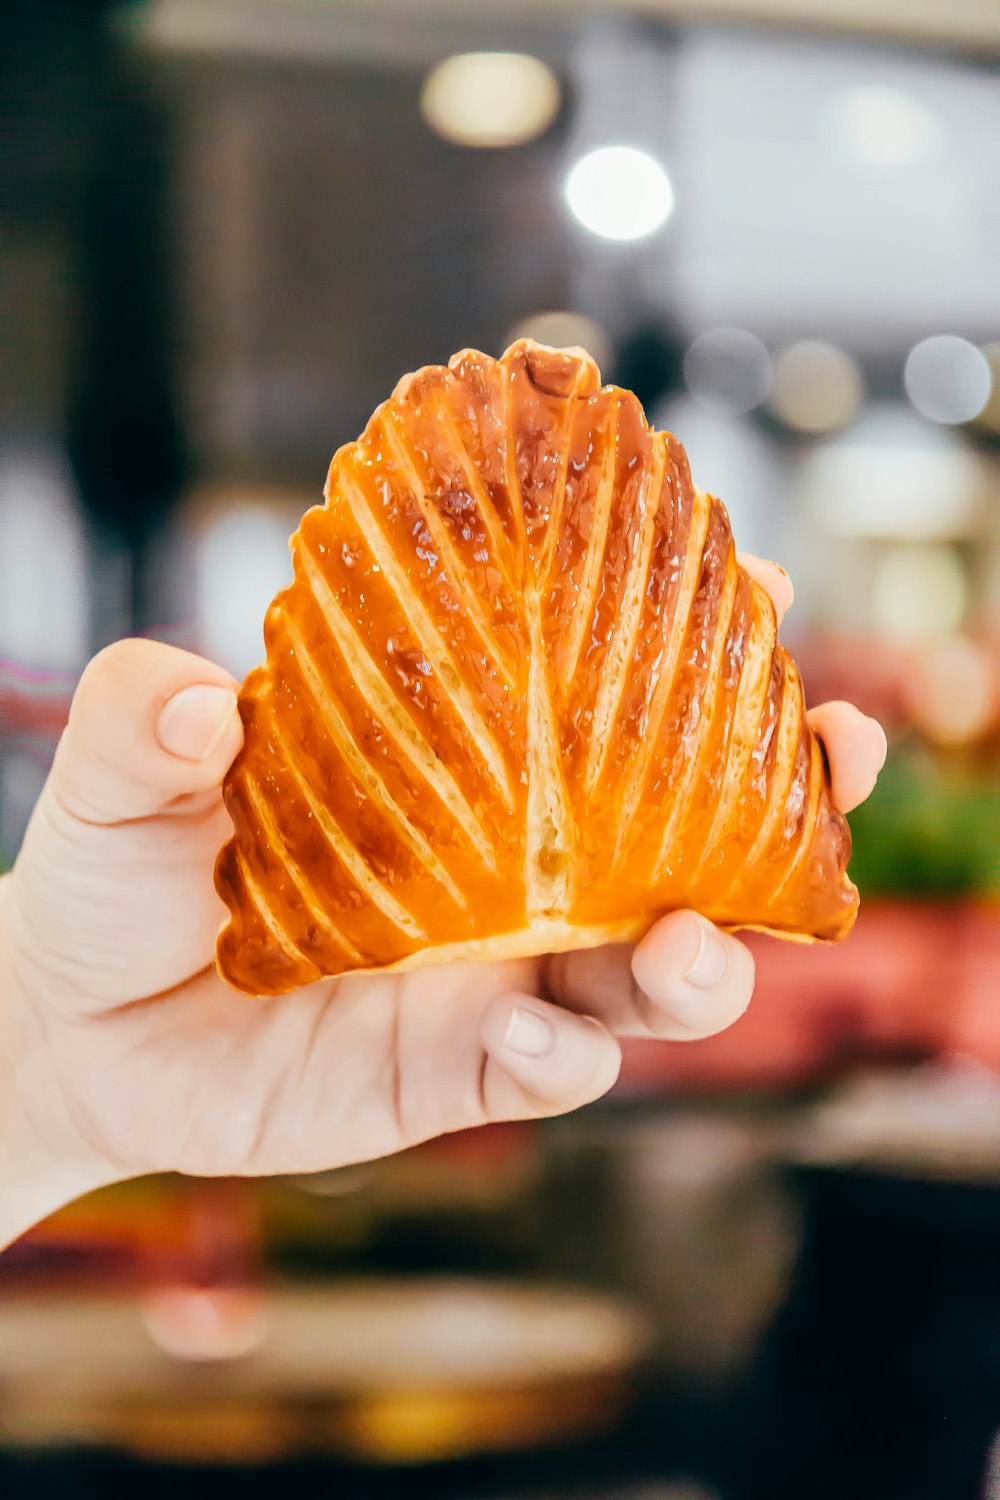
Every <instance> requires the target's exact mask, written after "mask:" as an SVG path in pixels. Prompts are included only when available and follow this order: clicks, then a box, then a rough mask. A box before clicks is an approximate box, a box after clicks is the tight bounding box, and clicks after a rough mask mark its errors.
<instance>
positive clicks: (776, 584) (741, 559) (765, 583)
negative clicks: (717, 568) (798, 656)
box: [736, 552, 795, 625]
mask: <svg viewBox="0 0 1000 1500" xmlns="http://www.w3.org/2000/svg"><path fill="white" fill-rule="evenodd" d="M736 561H737V562H738V563H739V565H740V567H741V568H745V569H746V571H747V572H748V573H749V574H750V577H751V578H752V579H753V581H754V583H759V584H760V586H761V588H762V589H763V590H764V592H765V593H767V594H770V596H771V600H772V602H773V604H774V609H775V613H776V614H777V616H778V624H779V625H780V624H781V622H782V620H783V619H784V618H785V615H786V614H787V613H788V611H789V610H790V609H791V607H792V601H793V599H794V598H795V590H794V588H793V587H792V580H791V579H790V578H789V576H788V574H787V573H786V572H785V570H784V568H783V567H781V566H780V564H778V563H776V562H768V561H767V559H766V558H763V557H756V556H755V555H754V554H753V553H752V552H737V554H736Z"/></svg>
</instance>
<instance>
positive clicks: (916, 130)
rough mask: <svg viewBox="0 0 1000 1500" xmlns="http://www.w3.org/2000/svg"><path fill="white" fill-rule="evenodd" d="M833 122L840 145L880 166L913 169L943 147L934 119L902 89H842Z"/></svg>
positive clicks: (835, 100) (868, 87) (833, 110)
mask: <svg viewBox="0 0 1000 1500" xmlns="http://www.w3.org/2000/svg"><path fill="white" fill-rule="evenodd" d="M830 120H831V124H832V127H833V130H834V132H835V137H836V140H837V143H838V145H839V146H840V147H841V149H842V150H845V151H846V152H847V153H849V155H850V156H851V157H853V158H854V159H856V160H859V161H862V162H864V163H865V164H866V165H868V166H874V167H909V166H914V165H916V164H917V163H918V162H921V161H925V160H926V159H927V157H928V156H929V155H930V154H931V152H932V151H933V149H934V147H935V146H936V144H937V141H938V136H939V128H938V124H937V121H936V120H935V118H934V116H933V115H932V114H930V113H929V112H928V110H926V109H925V108H924V106H923V105H922V104H920V103H919V102H918V101H917V100H916V99H914V98H912V97H911V96H910V95H909V94H906V93H903V92H902V91H901V90H900V89H894V88H885V87H882V86H865V87H859V88H849V89H843V90H841V91H840V92H839V93H838V94H837V95H836V97H835V98H834V100H833V104H832V108H831V110H830Z"/></svg>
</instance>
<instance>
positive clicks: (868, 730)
mask: <svg viewBox="0 0 1000 1500" xmlns="http://www.w3.org/2000/svg"><path fill="white" fill-rule="evenodd" d="M808 717H809V723H810V726H811V727H812V729H813V731H814V733H816V734H818V735H819V737H820V739H821V740H822V741H823V744H824V746H825V748H826V758H827V761H828V762H829V766H830V787H831V791H832V793H833V801H834V804H835V806H837V807H839V808H840V811H841V812H845V813H847V812H850V811H851V810H852V809H853V808H855V807H857V806H858V804H859V803H860V802H864V801H865V799H866V798H868V797H870V796H871V794H872V792H873V791H874V789H875V782H876V781H877V780H878V774H879V772H880V771H881V769H882V767H883V766H884V765H885V759H886V755H887V754H888V741H887V740H886V737H885V730H884V729H883V728H882V726H881V724H880V723H879V722H878V720H877V719H871V718H869V717H868V715H867V714H863V713H862V712H861V710H860V709H857V708H855V707H854V705H853V703H839V702H835V703H821V704H820V705H819V707H818V708H814V709H812V710H811V711H810V713H809V716H808Z"/></svg>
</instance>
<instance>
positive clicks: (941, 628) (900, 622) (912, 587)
mask: <svg viewBox="0 0 1000 1500" xmlns="http://www.w3.org/2000/svg"><path fill="white" fill-rule="evenodd" d="M967 594H968V586H967V582H966V577H965V571H964V569H963V567H962V564H961V562H960V560H959V558H958V556H957V555H956V553H955V552H954V551H953V550H952V549H951V548H950V547H941V546H924V545H920V544H919V543H917V544H913V543H904V544H902V545H900V546H897V547H891V548H889V549H888V551H887V552H886V553H885V555H884V557H883V558H882V560H881V562H880V564H879V568H878V572H877V573H876V577H875V617H876V620H877V622H878V624H879V626H880V627H881V628H882V630H884V631H885V633H886V635H888V636H890V637H891V638H892V639H893V640H896V641H921V640H932V639H934V638H935V637H936V636H943V635H950V634H952V633H953V632H954V631H956V630H957V629H958V628H959V626H960V625H961V623H962V616H963V615H964V614H965V607H966V602H967Z"/></svg>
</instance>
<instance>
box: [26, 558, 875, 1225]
mask: <svg viewBox="0 0 1000 1500" xmlns="http://www.w3.org/2000/svg"><path fill="white" fill-rule="evenodd" d="M741 561H742V562H743V563H744V566H746V567H748V568H749V569H750V570H751V571H752V572H753V574H754V576H755V577H756V578H757V579H758V581H759V582H761V583H762V584H763V585H764V587H766V588H767V589H768V590H769V592H770V593H771V595H772V597H773V598H774V600H775V604H776V607H777V609H778V612H779V615H780V614H783V613H784V611H785V609H787V607H788V605H789V604H790V603H791V585H790V583H789V581H788V578H787V576H786V575H785V574H784V573H783V572H782V571H781V570H780V569H778V568H776V567H775V566H774V565H773V564H770V563H764V562H761V561H759V560H758V559H755V558H746V557H744V558H742V559H741ZM235 687H236V684H235V683H234V682H233V681H232V679H231V678H230V677H229V675H228V674H227V673H226V672H225V671H223V670H222V669H221V668H220V667H217V666H214V665H213V664H212V663H210V662H207V661H203V660H201V659H200V658H198V657H196V656H191V655H189V654H188V653H186V652H182V651H177V650H175V649H174V648H173V647H169V646H164V645H159V644H157V643H155V642H152V641H123V642H119V643H118V644H117V645H116V646H112V647H110V648H109V649H108V650H106V651H104V652H102V653H101V654H100V655H99V656H98V657H96V658H95V659H94V661H93V662H91V664H90V666H89V667H88V668H87V671H86V672H85V673H84V676H83V678H82V680H81V683H80V686H79V688H78V690H77V693H76V696H75V699H74V702H73V708H72V711H71V714H70V720H69V725H68V727H67V729H66V732H65V734H64V735H63V738H62V740H61V742H60V745H59V748H58V751H57V754H56V758H55V762H54V764H53V767H52V771H51V774H50V775H49V778H48V781H47V783H46V786H45V788H44V791H43V793H42V796H41V798H40V800H39V803H38V806H37V808H36V809H35V813H34V816H33V818H32V822H31V826H30V828H29V830H28V834H27V836H26V839H25V842H24V846H23V848H22V850H21V854H20V856H19V858H18V861H17V864H16V866H15V868H14V870H13V871H12V872H11V873H10V874H9V875H8V876H6V877H4V878H3V880H0V1246H2V1245H4V1244H7V1243H9V1242H11V1241H12V1240H13V1239H15V1238H16V1237H17V1236H18V1235H20V1234H21V1233H23V1232H24V1231H25V1230H26V1229H28V1228H29V1227H31V1226H32V1225H33V1224H36V1223H38V1222H39V1221H40V1220H41V1219H43V1218H45V1217H46V1216H47V1215H48V1214H50V1213H52V1212H53V1211H54V1210H55V1209H57V1208H59V1207H60V1206H62V1205H64V1204H66V1203H69V1202H70V1201H72V1200H73V1199H75V1198H77V1197H79V1196H81V1195H82V1194H84V1193H86V1192H89V1191H91V1190H92V1189H95V1188H98V1187H101V1186H106V1185H109V1184H111V1183H114V1182H117V1181H122V1180H125V1179H127V1178H131V1177H136V1176H140V1175H142V1174H145V1173H149V1172H166V1171H169V1172H182V1173H190V1174H193V1175H197V1176H206V1177H207V1176H219V1175H224V1176H234V1175H241V1176H265V1175H271V1174H275V1173H305V1172H311V1171H316V1170H321V1169H326V1168H332V1167H336V1166H343V1165H347V1164H349V1163H353V1162H360V1161H367V1160H372V1159H374V1158H376V1157H380V1156H386V1155H389V1154H391V1153H392V1152H395V1151H401V1150H403V1149H404V1148H406V1147H408V1146H412V1145H415V1144H416V1143H418V1142H420V1141H424V1140H427V1139H429V1138H430V1137H433V1136H437V1135H441V1134H444V1133H446V1132H450V1131H456V1130H463V1129H468V1128H470V1127H473V1126H478V1125H482V1124H485V1123H488V1122H490V1121H499V1120H511V1119H530V1118H538V1117H542V1116H547V1115H555V1114H561V1113H563V1112H566V1111H569V1110H572V1109H576V1108H577V1107H579V1106H580V1105H582V1104H586V1103H588V1102H589V1101H591V1100H594V1099H597V1098H598V1097H600V1096H601V1095H602V1094H604V1093H606V1092H607V1090H608V1089H609V1088H611V1086H612V1084H613V1083H614V1082H615V1079H616V1077H617V1074H618V1069H619V1065H620V1061H621V1053H620V1049H619V1042H618V1038H620V1037H624V1036H647V1037H648V1036H653V1037H658V1038H662V1039H663V1040H664V1041H670V1042H680V1041H691V1040H694V1039H696V1038H698V1037H704V1036H707V1035H710V1034H711V1033H713V1032H716V1031H719V1030H722V1029H723V1028H724V1027H726V1026H728V1025H730V1024H731V1023H732V1022H733V1021H734V1020H736V1019H737V1017H738V1016H740V1015H741V1014H742V1012H743V1010H744V1009H745V1008H746V1006H747V1004H748V1003H749V1000H750V996H751V992H752V989H753V977H754V976H753V960H752V958H751V956H750V953H749V952H748V951H747V949H746V948H745V947H744V946H743V944H742V943H740V942H739V941H738V940H737V939H736V938H735V937H732V936H730V935H728V934H725V933H722V932H719V931H718V930H717V929H716V928H714V927H712V926H711V925H710V924H709V923H707V922H706V921H704V920H703V919H702V918H701V917H699V916H698V915H697V914H696V913H694V912H688V911H684V912H675V913H673V914H671V915H670V916H667V917H664V918H663V919H662V920H661V921H659V922H658V923H657V924H656V926H655V927H654V928H653V929H652V930H651V931H650V932H649V933H648V934H647V935H646V937H645V938H643V940H642V941H641V942H640V943H639V944H638V945H637V946H636V947H634V948H629V947H625V946H616V947H609V948H603V949H597V950H593V951H590V952H580V953H575V954H571V955H568V956H564V957H561V958H559V959H555V960H552V959H549V960H546V959H532V960H525V961H517V962H511V963H503V964H455V965H451V966H449V967H442V968H428V969H423V970H417V971H415V972H414V973H412V974H406V975H383V976H375V977H371V976H367V977H357V978H345V979H342V980H329V981H324V982H321V983H319V984H315V985H312V986H310V987H309V988H307V989H303V990H299V991H298V992H296V993H295V994H292V995H288V996H285V997H284V998H282V999H279V1000H271V1001H254V1000H250V999H247V997H245V996H243V995H239V994H237V993H236V992H234V991H233V990H231V989H230V988H228V986H227V985H226V984H225V983H224V982H223V981H222V980H221V979H220V978H219V977H218V975H217V974H216V972H215V969H214V967H213V954H214V947H215V937H216V932H217V929H218V925H219V920H220V916H221V905H220V903H219V902H218V899H217V898H216V897H215V895H214V891H213V886H212V869H213V865H214V861H215V857H216V854H217V852H218V850H219V847H220V845H221V844H222V843H223V842H224V841H225V839H226V838H227V837H228V835H229V832H230V825H229V821H228V817H227V814H226V812H225V809H224V806H223V802H222V791H221V788H222V781H223V778H224V776H225V773H226V771H227V769H228V767H229V766H230V764H231V763H232V761H233V758H234V756H235V755H236V753H237V751H238V750H239V748H240V745H241V743H242V729H241V725H240V721H239V717H238V714H237V713H236V706H235V705H236V700H235ZM811 721H812V723H813V726H814V727H815V728H816V730H817V732H818V733H819V734H820V735H821V737H822V739H823V741H824V744H825V746H826V750H827V754H828V757H829V761H830V766H831V774H832V782H833V794H834V799H835V801H836V802H837V804H838V806H839V807H840V808H842V809H843V810H844V811H849V810H850V809H851V808H852V807H854V806H856V805H857V803H859V802H861V801H863V800H864V799H865V798H866V797H867V796H868V795H869V793H870V792H871V790H872V787H873V786H874V784H875V778H876V776H877V775H878V772H879V770H880V769H881V766H882V764H883V762H884V759H885V744H886V742H885V735H884V734H883V732H882V730H881V728H880V727H879V725H878V724H877V723H875V721H874V720H872V719H869V718H866V717H865V716H864V715H862V714H860V713H859V712H858V710H857V709H855V708H853V707H852V706H851V705H850V704H846V703H828V704H825V705H823V706H822V707H820V708H817V709H815V710H814V711H813V713H812V715H811Z"/></svg>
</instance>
